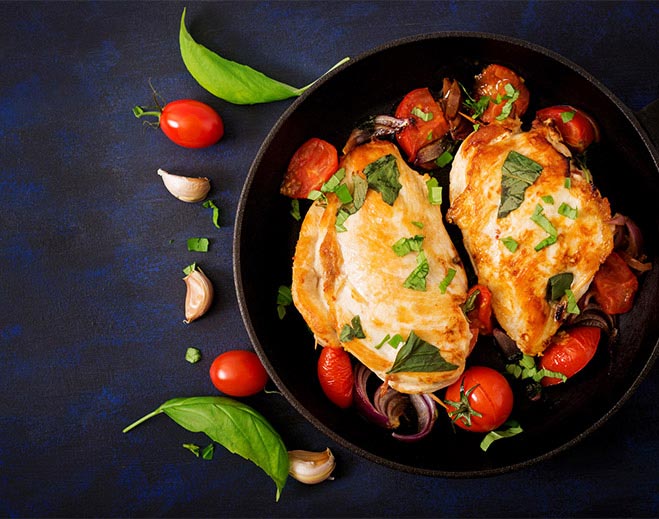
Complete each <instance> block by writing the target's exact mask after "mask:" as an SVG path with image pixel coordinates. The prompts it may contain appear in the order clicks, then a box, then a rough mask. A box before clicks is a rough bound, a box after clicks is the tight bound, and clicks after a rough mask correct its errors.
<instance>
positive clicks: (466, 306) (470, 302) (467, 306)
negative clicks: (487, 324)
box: [460, 289, 481, 315]
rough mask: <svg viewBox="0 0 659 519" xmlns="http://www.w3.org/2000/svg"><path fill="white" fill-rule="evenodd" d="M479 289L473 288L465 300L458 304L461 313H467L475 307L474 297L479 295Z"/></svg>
mask: <svg viewBox="0 0 659 519" xmlns="http://www.w3.org/2000/svg"><path fill="white" fill-rule="evenodd" d="M480 293H481V291H480V290H479V289H476V290H474V291H473V292H472V293H471V294H469V297H468V298H467V300H466V301H465V302H464V303H462V304H461V305H460V308H461V310H462V313H463V314H465V315H467V314H468V313H469V312H471V311H472V310H475V309H476V298H477V297H478V296H479V295H480Z"/></svg>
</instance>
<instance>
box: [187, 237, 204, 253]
mask: <svg viewBox="0 0 659 519" xmlns="http://www.w3.org/2000/svg"><path fill="white" fill-rule="evenodd" d="M208 243H209V242H208V238H188V251H190V252H208Z"/></svg>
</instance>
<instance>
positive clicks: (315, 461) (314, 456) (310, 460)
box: [288, 449, 336, 485]
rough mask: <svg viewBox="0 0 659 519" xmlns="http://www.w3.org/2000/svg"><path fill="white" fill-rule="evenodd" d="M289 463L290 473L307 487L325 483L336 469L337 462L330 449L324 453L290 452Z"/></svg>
mask: <svg viewBox="0 0 659 519" xmlns="http://www.w3.org/2000/svg"><path fill="white" fill-rule="evenodd" d="M288 462H289V465H288V473H289V474H290V475H291V476H292V477H293V478H295V479H297V480H298V481H300V482H301V483H306V484H307V485H315V484H316V483H321V482H323V481H325V480H326V479H328V478H329V477H330V476H331V475H332V471H333V470H334V467H336V460H335V459H334V455H333V454H332V451H330V450H329V449H325V450H324V451H322V452H311V451H302V450H293V451H288Z"/></svg>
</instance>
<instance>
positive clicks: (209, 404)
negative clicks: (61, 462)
mask: <svg viewBox="0 0 659 519" xmlns="http://www.w3.org/2000/svg"><path fill="white" fill-rule="evenodd" d="M160 413H165V414H166V415H167V416H169V417H170V418H171V419H172V420H174V421H175V422H176V423H177V424H179V425H180V426H181V427H184V428H185V429H187V430H188V431H192V432H203V433H206V435H207V436H208V437H209V438H210V439H211V440H213V441H215V442H217V443H219V444H220V445H223V446H224V447H225V448H226V449H227V450H229V451H230V452H232V453H234V454H238V455H240V456H242V457H243V458H245V459H248V460H250V461H252V462H254V463H255V464H256V465H257V466H259V467H260V468H262V469H263V470H264V471H265V473H266V474H268V476H270V477H271V478H272V480H273V481H274V482H275V484H276V485H277V496H276V499H277V500H279V496H280V495H281V491H282V489H283V488H284V485H285V484H286V479H287V478H288V466H289V462H288V451H287V450H286V447H285V446H284V442H283V441H282V439H281V437H280V436H279V434H278V433H277V431H275V430H274V429H273V427H272V426H271V425H270V424H269V423H268V421H267V420H266V419H265V418H264V417H263V416H262V415H261V414H259V413H258V412H257V411H255V410H254V409H252V408H251V407H249V406H248V405H245V404H243V403H242V402H238V401H237V400H234V399H232V398H227V397H221V396H198V397H188V398H173V399H171V400H168V401H167V402H165V403H164V404H162V405H161V406H160V407H158V408H157V409H156V410H155V411H153V412H151V413H149V414H147V415H146V416H144V417H143V418H141V419H139V420H138V421H137V422H135V423H133V424H132V425H129V426H128V427H126V428H125V429H124V432H128V431H129V430H131V429H132V428H133V427H135V426H137V425H139V424H140V423H142V422H144V421H145V420H148V419H149V418H151V417H153V416H156V415H158V414H160Z"/></svg>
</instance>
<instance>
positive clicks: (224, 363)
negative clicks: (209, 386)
mask: <svg viewBox="0 0 659 519" xmlns="http://www.w3.org/2000/svg"><path fill="white" fill-rule="evenodd" d="M210 376H211V381H212V382H213V385H214V386H215V387H216V388H217V389H218V390H220V391H221V392H222V393H225V394H227V395H231V396H250V395H254V394H256V393H258V392H259V391H261V390H262V389H263V388H264V387H265V384H266V382H267V381H268V374H267V372H266V371H265V368H264V367H263V364H261V361H260V360H259V357H258V356H257V355H256V353H254V352H252V351H247V350H231V351H226V352H224V353H222V354H220V355H218V356H217V358H216V359H215V360H214V361H213V363H212V364H211V368H210Z"/></svg>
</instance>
